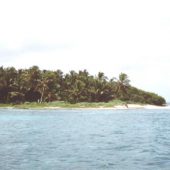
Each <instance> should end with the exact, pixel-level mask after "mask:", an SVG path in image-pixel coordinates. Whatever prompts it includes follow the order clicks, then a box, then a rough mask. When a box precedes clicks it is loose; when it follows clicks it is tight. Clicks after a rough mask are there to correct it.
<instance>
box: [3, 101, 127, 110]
mask: <svg viewBox="0 0 170 170" xmlns="http://www.w3.org/2000/svg"><path fill="white" fill-rule="evenodd" d="M125 103H126V102H124V101H121V100H112V101H110V102H107V103H106V102H91V103H89V102H81V103H75V104H70V103H67V102H64V101H54V102H49V103H36V102H25V103H23V104H0V107H1V108H5V107H13V108H17V109H43V108H48V107H49V108H50V107H59V108H99V107H103V108H107V107H114V106H117V105H124V104H125Z"/></svg>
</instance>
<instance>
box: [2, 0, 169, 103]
mask: <svg viewBox="0 0 170 170" xmlns="http://www.w3.org/2000/svg"><path fill="white" fill-rule="evenodd" d="M169 5H170V2H169V1H168V0H143V1H136V0H129V1H125V0H119V1H112V0H105V1H104V0H86V1H80V0H72V1H69V0H62V1H57V0H55V1H53V0H48V1H47V0H41V1H40V0H30V1H23V0H16V1H12V0H6V1H2V2H0V23H1V27H0V37H1V39H0V62H1V65H4V66H11V65H13V66H16V67H29V66H31V65H39V66H40V67H41V68H46V69H58V68H59V69H62V70H63V71H64V72H67V71H69V70H71V69H75V70H78V69H84V68H86V69H88V70H89V72H90V73H92V74H96V73H97V72H98V71H103V72H105V73H106V75H108V76H109V77H111V76H117V75H118V74H119V73H120V72H126V73H128V74H129V76H130V79H131V80H132V84H134V85H137V86H138V87H140V88H143V89H146V90H149V91H154V92H156V93H159V94H161V95H163V96H165V97H166V98H167V100H170V94H168V91H169V87H170V80H169V79H168V77H169V73H170V67H169V63H170V48H169V47H170V11H169ZM4 54H6V55H4ZM3 57H5V59H4V58H3Z"/></svg>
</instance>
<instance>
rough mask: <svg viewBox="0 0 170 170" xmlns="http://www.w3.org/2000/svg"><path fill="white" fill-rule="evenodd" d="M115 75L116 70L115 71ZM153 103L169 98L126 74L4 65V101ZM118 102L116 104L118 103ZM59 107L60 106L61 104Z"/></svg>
mask: <svg viewBox="0 0 170 170" xmlns="http://www.w3.org/2000/svg"><path fill="white" fill-rule="evenodd" d="M113 75H114V73H113ZM112 101H119V102H118V104H120V103H124V104H125V105H126V104H133V103H138V104H150V105H157V106H164V105H165V104H166V101H165V99H164V98H163V97H162V96H159V95H158V94H155V93H153V92H146V91H144V90H141V89H138V88H136V87H134V86H132V85H131V84H130V80H129V78H128V75H127V74H126V73H120V75H119V76H118V78H116V77H113V78H112V79H108V78H107V77H106V75H105V74H104V73H103V72H99V73H98V74H97V75H95V76H94V75H90V74H89V73H88V71H87V70H80V71H78V72H75V71H74V70H72V71H70V72H69V73H66V74H64V73H63V72H62V71H61V70H55V71H51V70H40V69H39V67H38V66H32V67H30V68H29V69H15V68H14V67H7V68H4V67H3V66H1V67H0V103H1V104H2V105H10V104H14V105H23V104H24V103H37V104H38V103H51V102H53V103H55V102H58V103H62V102H64V103H68V104H76V103H89V104H87V105H88V106H90V103H93V104H94V103H105V104H106V105H107V103H112ZM113 103H114V102H113ZM114 105H115V103H114ZM57 106H58V105H57Z"/></svg>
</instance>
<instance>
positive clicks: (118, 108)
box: [41, 104, 170, 110]
mask: <svg viewBox="0 0 170 170" xmlns="http://www.w3.org/2000/svg"><path fill="white" fill-rule="evenodd" d="M41 109H52V110H55V109H89V110H90V109H97V110H128V109H170V106H155V105H140V104H128V105H117V106H113V107H103V106H101V107H89V108H87V107H80V108H74V107H73V108H63V107H43V108H41Z"/></svg>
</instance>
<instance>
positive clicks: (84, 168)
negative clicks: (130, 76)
mask: <svg viewBox="0 0 170 170" xmlns="http://www.w3.org/2000/svg"><path fill="white" fill-rule="evenodd" d="M109 169H110V170H169V169H170V110H169V109H166V110H158V109H157V110H146V109H143V110H142V109H136V110H94V109H93V110H15V109H0V170H109Z"/></svg>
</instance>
